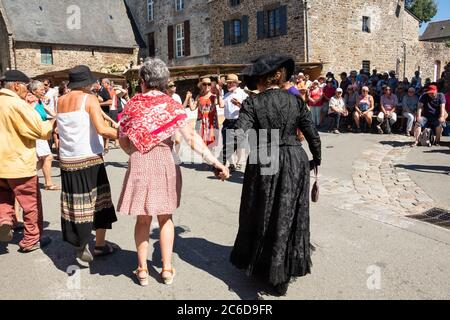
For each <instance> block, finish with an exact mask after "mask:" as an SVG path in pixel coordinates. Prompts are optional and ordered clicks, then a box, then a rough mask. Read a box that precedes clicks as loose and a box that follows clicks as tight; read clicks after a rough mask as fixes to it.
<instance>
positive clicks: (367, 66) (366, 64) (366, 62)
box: [362, 60, 370, 74]
mask: <svg viewBox="0 0 450 320" xmlns="http://www.w3.org/2000/svg"><path fill="white" fill-rule="evenodd" d="M362 68H363V70H364V72H365V73H367V74H370V61H369V60H363V62H362Z"/></svg>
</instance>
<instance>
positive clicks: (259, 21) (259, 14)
mask: <svg viewBox="0 0 450 320" xmlns="http://www.w3.org/2000/svg"><path fill="white" fill-rule="evenodd" d="M264 16H265V14H264V11H258V12H257V13H256V19H257V24H258V31H257V32H258V39H264V38H265V37H266V31H265V28H264Z"/></svg>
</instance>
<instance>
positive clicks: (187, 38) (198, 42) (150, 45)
mask: <svg viewBox="0 0 450 320" xmlns="http://www.w3.org/2000/svg"><path fill="white" fill-rule="evenodd" d="M125 2H126V4H127V6H128V7H129V8H130V11H131V13H132V16H133V19H134V20H135V21H136V24H137V26H138V29H139V31H140V34H141V36H142V38H143V39H144V41H145V44H146V49H145V50H142V51H141V53H140V56H141V57H142V58H144V57H147V56H157V57H159V58H161V59H162V60H164V61H165V62H166V63H167V64H168V65H169V66H184V65H196V64H207V63H209V42H210V22H211V21H210V19H209V12H208V3H207V0H165V1H160V0H125Z"/></svg>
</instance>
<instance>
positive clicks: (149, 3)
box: [147, 0, 154, 21]
mask: <svg viewBox="0 0 450 320" xmlns="http://www.w3.org/2000/svg"><path fill="white" fill-rule="evenodd" d="M153 17H154V14H153V0H147V20H148V21H153Z"/></svg>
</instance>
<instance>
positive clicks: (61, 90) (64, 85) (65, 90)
mask: <svg viewBox="0 0 450 320" xmlns="http://www.w3.org/2000/svg"><path fill="white" fill-rule="evenodd" d="M68 84H69V81H63V82H61V84H60V85H59V89H58V98H59V97H62V96H64V95H66V94H68V93H69V92H70V89H69V88H68V87H67V85H68Z"/></svg>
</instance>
